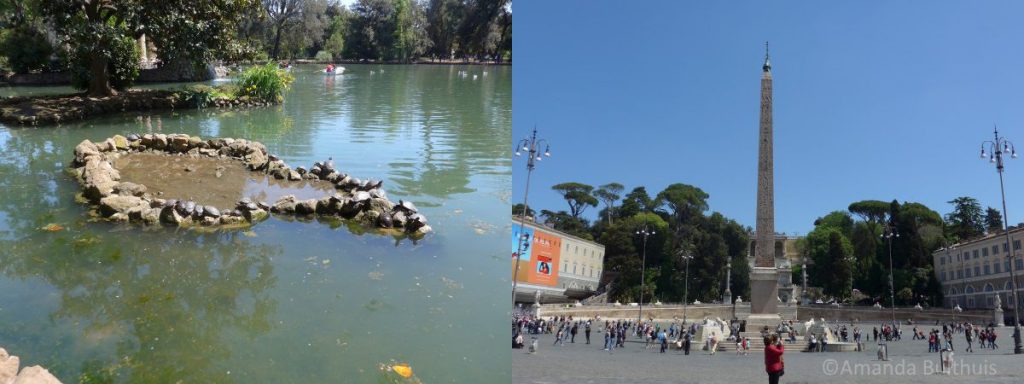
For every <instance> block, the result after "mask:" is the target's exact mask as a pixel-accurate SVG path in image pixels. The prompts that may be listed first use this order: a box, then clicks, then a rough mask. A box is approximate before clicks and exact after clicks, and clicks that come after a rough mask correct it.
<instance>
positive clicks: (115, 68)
mask: <svg viewBox="0 0 1024 384" xmlns="http://www.w3.org/2000/svg"><path fill="white" fill-rule="evenodd" d="M109 38H110V41H108V42H106V43H103V44H98V45H97V46H86V45H80V46H77V47H75V49H74V51H73V52H72V53H71V55H69V56H68V60H69V62H68V63H67V65H68V68H69V69H70V72H71V86H73V87H75V88H77V89H90V85H91V83H92V82H93V81H95V78H96V73H95V71H94V70H93V68H92V67H91V66H90V64H91V63H92V62H93V60H96V58H95V57H93V56H94V55H99V56H101V57H102V58H103V59H104V61H105V62H106V75H107V76H108V79H109V80H108V81H109V85H110V87H112V88H113V89H116V90H119V91H120V90H125V89H128V88H130V87H131V86H132V84H134V83H135V79H136V78H138V77H139V50H138V46H137V45H136V44H135V40H133V39H132V38H130V37H127V36H117V35H112V36H109ZM97 49H98V50H97Z"/></svg>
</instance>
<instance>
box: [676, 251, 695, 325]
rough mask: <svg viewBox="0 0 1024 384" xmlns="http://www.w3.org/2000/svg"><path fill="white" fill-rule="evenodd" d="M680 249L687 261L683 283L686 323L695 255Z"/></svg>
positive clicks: (681, 254) (684, 320)
mask: <svg viewBox="0 0 1024 384" xmlns="http://www.w3.org/2000/svg"><path fill="white" fill-rule="evenodd" d="M682 252H683V251H680V256H679V257H681V258H682V259H683V261H685V262H686V278H685V280H684V283H683V325H684V326H685V325H686V306H687V305H689V304H690V302H689V295H690V260H692V259H693V255H687V254H685V253H682Z"/></svg>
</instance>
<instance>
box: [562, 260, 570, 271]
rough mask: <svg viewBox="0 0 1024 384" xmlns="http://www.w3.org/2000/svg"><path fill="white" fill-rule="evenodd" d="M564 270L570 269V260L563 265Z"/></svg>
mask: <svg viewBox="0 0 1024 384" xmlns="http://www.w3.org/2000/svg"><path fill="white" fill-rule="evenodd" d="M562 270H563V271H568V270H569V262H568V261H566V262H565V266H564V267H562Z"/></svg>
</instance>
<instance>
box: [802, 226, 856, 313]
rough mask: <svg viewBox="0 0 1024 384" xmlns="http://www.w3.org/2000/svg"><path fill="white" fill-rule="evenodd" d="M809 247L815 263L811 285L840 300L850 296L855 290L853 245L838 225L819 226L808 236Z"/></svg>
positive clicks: (812, 266)
mask: <svg viewBox="0 0 1024 384" xmlns="http://www.w3.org/2000/svg"><path fill="white" fill-rule="evenodd" d="M806 242H807V248H808V253H809V255H810V257H811V259H812V260H813V261H814V263H813V264H811V265H809V266H808V269H809V271H808V272H809V273H808V275H809V276H810V277H811V282H813V283H815V285H818V286H820V287H821V288H822V291H823V292H824V293H825V294H826V295H830V296H832V297H834V298H835V299H837V300H840V301H842V300H845V299H847V298H849V297H850V293H851V290H852V288H853V264H854V263H853V245H852V244H850V240H849V239H847V238H846V236H845V235H844V234H843V233H842V231H841V229H840V228H838V227H834V226H819V227H816V228H815V229H814V230H813V231H811V232H810V233H808V234H807V240H806Z"/></svg>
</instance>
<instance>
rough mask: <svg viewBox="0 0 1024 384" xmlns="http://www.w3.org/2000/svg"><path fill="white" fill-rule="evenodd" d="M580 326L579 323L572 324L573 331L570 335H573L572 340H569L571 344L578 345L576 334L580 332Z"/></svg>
mask: <svg viewBox="0 0 1024 384" xmlns="http://www.w3.org/2000/svg"><path fill="white" fill-rule="evenodd" d="M579 326H580V325H579V323H573V324H572V330H570V331H569V334H571V335H572V338H571V339H569V340H570V341H569V343H571V344H576V333H577V332H579Z"/></svg>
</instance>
